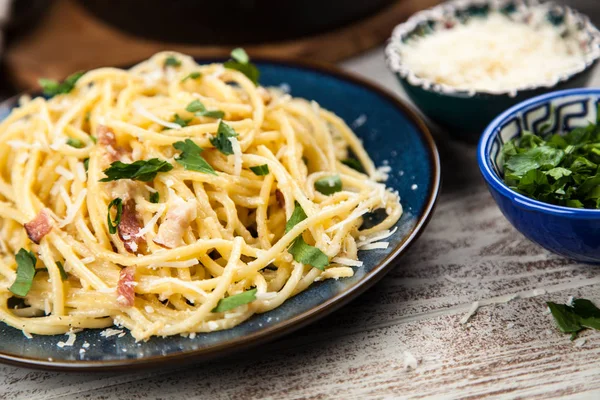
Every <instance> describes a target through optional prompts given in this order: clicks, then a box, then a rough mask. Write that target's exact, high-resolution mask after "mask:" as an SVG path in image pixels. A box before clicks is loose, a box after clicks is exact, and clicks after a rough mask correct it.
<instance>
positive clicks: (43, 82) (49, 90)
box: [38, 71, 85, 97]
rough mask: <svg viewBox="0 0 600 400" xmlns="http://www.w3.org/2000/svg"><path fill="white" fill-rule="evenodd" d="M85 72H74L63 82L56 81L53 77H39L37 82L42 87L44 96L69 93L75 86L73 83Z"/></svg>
mask: <svg viewBox="0 0 600 400" xmlns="http://www.w3.org/2000/svg"><path fill="white" fill-rule="evenodd" d="M84 73H85V72H83V71H80V72H75V73H74V74H72V75H69V76H68V77H67V78H66V79H65V80H64V81H63V82H58V81H56V80H54V79H46V78H40V79H39V80H38V83H39V84H40V86H41V87H42V90H43V93H44V95H46V96H50V97H52V96H56V95H58V94H66V93H69V92H70V91H71V90H73V88H74V87H75V83H77V81H78V80H79V78H81V77H82V76H83V74H84Z"/></svg>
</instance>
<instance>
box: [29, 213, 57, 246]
mask: <svg viewBox="0 0 600 400" xmlns="http://www.w3.org/2000/svg"><path fill="white" fill-rule="evenodd" d="M24 226H25V231H26V232H27V236H28V237H29V239H31V241H32V242H33V243H35V244H40V241H41V240H42V238H43V237H44V236H46V235H47V234H48V233H50V231H51V230H52V219H51V218H50V215H49V214H48V212H47V210H46V209H45V208H44V209H42V210H41V211H40V212H39V213H38V214H37V215H36V216H35V218H34V219H32V220H31V221H29V222H27V223H26V224H25V225H24Z"/></svg>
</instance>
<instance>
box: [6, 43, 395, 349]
mask: <svg viewBox="0 0 600 400" xmlns="http://www.w3.org/2000/svg"><path fill="white" fill-rule="evenodd" d="M232 56H233V60H231V61H230V62H228V63H225V64H211V65H198V64H197V63H196V62H195V61H194V60H193V59H192V58H191V57H188V56H185V55H182V54H178V53H159V54H156V55H155V56H153V57H152V58H150V59H149V60H147V61H144V62H142V63H140V64H138V65H136V66H134V67H133V68H131V69H129V70H122V69H116V68H100V69H96V70H92V71H89V72H87V73H85V74H83V75H82V76H77V77H75V78H74V77H71V78H70V79H69V81H67V82H65V83H61V84H58V83H56V82H50V81H46V82H44V84H45V85H46V87H45V89H47V91H49V92H52V93H51V94H53V95H54V96H53V97H51V98H44V97H36V98H34V99H22V101H21V104H20V106H19V107H18V108H15V109H14V110H13V111H12V113H11V114H10V115H9V116H8V117H7V118H6V119H5V120H4V121H3V122H2V123H1V124H0V277H1V281H0V296H1V300H0V318H1V320H2V321H4V322H5V323H7V324H9V325H11V326H13V327H15V328H17V329H21V330H23V332H24V333H25V334H26V335H29V334H30V333H33V334H42V335H52V334H59V333H67V332H70V331H71V332H72V331H73V330H76V329H82V328H106V327H110V326H112V325H117V326H122V327H125V328H128V329H129V330H130V332H131V334H132V335H133V336H134V337H135V339H137V340H144V339H148V338H150V337H151V336H153V335H158V336H169V335H175V334H183V335H187V334H195V333H196V332H209V331H215V330H222V329H228V328H231V327H234V326H236V325H238V324H240V323H241V322H243V321H244V320H246V319H248V318H249V317H251V316H252V315H253V314H254V313H263V312H266V311H269V310H271V309H273V308H276V307H278V306H279V305H281V304H282V303H283V302H284V301H285V300H286V299H288V298H290V297H291V296H294V295H295V294H297V293H299V292H301V291H303V290H305V289H306V288H307V287H309V286H310V285H312V284H313V282H315V281H319V280H324V279H329V278H335V279H338V278H343V277H349V276H352V275H353V271H354V270H353V268H360V266H361V265H362V263H361V262H360V261H359V260H358V256H357V252H358V250H360V249H374V248H375V249H377V248H385V247H386V246H387V243H386V242H385V241H384V239H385V238H386V237H388V236H390V235H391V234H392V233H393V232H390V231H389V229H390V228H391V227H392V226H393V225H394V224H395V223H396V222H397V221H398V219H399V218H400V216H401V214H402V207H401V206H400V203H399V198H398V195H397V194H396V193H393V192H391V191H390V190H388V189H386V187H385V185H384V184H383V183H380V181H382V180H385V178H386V176H385V172H386V171H385V169H381V168H380V169H377V168H376V167H375V166H374V165H373V162H372V161H371V159H370V158H369V156H368V155H367V153H366V152H365V150H364V149H363V147H362V145H361V142H360V140H359V139H357V137H356V136H355V135H354V134H353V132H352V131H351V130H350V129H349V128H348V126H347V125H346V124H345V123H344V121H342V120H341V119H340V118H339V117H337V116H336V115H335V114H333V113H331V112H329V111H327V110H324V109H322V108H320V107H319V105H318V104H317V103H315V102H310V101H307V100H304V99H299V98H293V97H291V96H290V95H288V94H286V93H284V91H282V90H280V89H277V88H264V87H261V86H259V85H258V84H256V79H257V77H258V71H257V70H256V68H255V67H254V66H253V65H252V64H251V63H250V62H249V60H248V58H247V55H246V54H245V53H244V52H243V51H242V50H241V49H237V50H236V51H234V52H233V53H232ZM361 171H362V172H361ZM378 181H379V182H378ZM377 209H384V210H385V211H386V213H385V214H386V215H387V216H386V217H385V219H384V220H383V221H382V222H381V223H379V224H378V225H376V226H374V227H370V228H364V229H360V228H361V225H362V223H363V218H364V216H365V214H367V213H369V212H373V211H374V210H377Z"/></svg>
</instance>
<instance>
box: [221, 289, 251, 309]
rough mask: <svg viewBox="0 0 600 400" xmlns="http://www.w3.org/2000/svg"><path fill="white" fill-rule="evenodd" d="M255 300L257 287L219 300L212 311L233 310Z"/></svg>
mask: <svg viewBox="0 0 600 400" xmlns="http://www.w3.org/2000/svg"><path fill="white" fill-rule="evenodd" d="M254 300H256V289H251V290H247V291H245V292H242V293H238V294H234V295H233V296H229V297H225V298H223V299H221V300H219V303H217V306H216V307H215V308H213V310H212V312H214V313H219V312H225V311H229V310H233V309H234V308H236V307H239V306H243V305H244V304H248V303H252V302H253V301H254Z"/></svg>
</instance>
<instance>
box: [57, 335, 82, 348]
mask: <svg viewBox="0 0 600 400" xmlns="http://www.w3.org/2000/svg"><path fill="white" fill-rule="evenodd" d="M67 336H68V339H67V340H66V341H65V342H62V341H61V342H58V343H56V345H57V346H58V347H60V348H63V347H71V346H73V345H74V344H75V339H76V338H77V335H75V333H74V332H68V333H67Z"/></svg>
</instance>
